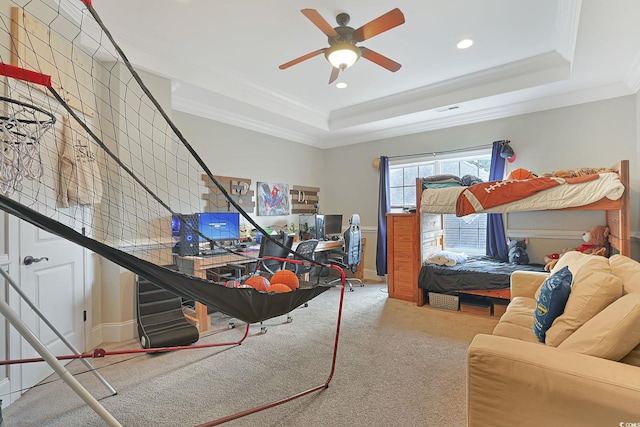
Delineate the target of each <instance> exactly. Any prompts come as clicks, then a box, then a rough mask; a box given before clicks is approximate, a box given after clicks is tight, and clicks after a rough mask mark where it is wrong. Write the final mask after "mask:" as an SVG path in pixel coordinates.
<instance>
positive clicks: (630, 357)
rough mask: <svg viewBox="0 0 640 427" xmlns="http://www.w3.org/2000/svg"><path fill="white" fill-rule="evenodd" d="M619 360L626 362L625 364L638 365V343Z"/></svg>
mask: <svg viewBox="0 0 640 427" xmlns="http://www.w3.org/2000/svg"><path fill="white" fill-rule="evenodd" d="M620 362H622V363H626V364H627V365H633V366H640V344H638V345H637V346H636V348H634V349H633V350H631V351H630V352H629V354H627V355H626V356H625V357H623V358H622V359H620Z"/></svg>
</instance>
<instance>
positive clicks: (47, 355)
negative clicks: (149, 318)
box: [0, 269, 122, 427]
mask: <svg viewBox="0 0 640 427" xmlns="http://www.w3.org/2000/svg"><path fill="white" fill-rule="evenodd" d="M0 271H3V270H2V269H0ZM3 276H4V274H3ZM5 277H6V276H5ZM0 313H2V315H4V317H5V318H6V319H7V320H8V321H9V323H11V325H13V327H14V328H16V330H17V331H18V333H19V334H20V335H22V336H23V337H24V339H25V340H27V342H28V343H29V344H30V345H31V347H33V348H34V349H35V350H36V351H37V352H38V354H40V355H41V356H42V357H43V358H44V360H45V361H46V362H47V363H48V364H49V366H51V367H52V368H53V370H54V371H55V372H56V373H57V374H58V375H59V376H60V378H62V380H63V381H64V382H66V383H67V384H68V385H69V387H71V389H72V390H73V391H75V392H76V394H77V395H78V396H80V398H82V400H84V401H85V403H86V404H87V405H89V406H90V407H91V409H93V410H94V411H95V412H96V414H98V415H99V416H100V417H101V418H102V419H103V420H104V421H105V422H106V423H107V425H109V426H112V427H122V424H120V423H119V422H118V420H116V419H115V418H114V417H113V415H111V414H110V413H109V412H108V411H107V410H106V409H105V408H104V406H102V405H101V404H100V402H98V401H97V400H96V399H95V398H94V397H93V396H92V395H91V393H89V392H88V391H87V389H85V388H84V387H83V386H82V384H80V383H79V382H78V380H76V379H75V377H74V376H73V375H71V374H70V373H69V371H67V369H66V368H65V367H64V365H62V363H60V362H59V361H58V359H56V357H55V356H54V355H53V354H52V353H51V352H50V351H49V350H48V349H47V347H46V346H45V345H44V344H43V343H42V342H41V341H40V340H39V339H38V337H37V336H36V335H35V334H34V333H33V332H32V331H31V330H30V329H29V327H28V326H27V325H26V324H25V323H24V322H23V321H22V319H20V317H19V316H18V315H17V314H16V313H15V311H13V309H12V308H11V307H10V306H9V304H7V303H6V301H4V300H3V299H2V298H0Z"/></svg>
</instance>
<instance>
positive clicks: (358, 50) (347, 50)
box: [279, 8, 404, 84]
mask: <svg viewBox="0 0 640 427" xmlns="http://www.w3.org/2000/svg"><path fill="white" fill-rule="evenodd" d="M301 12H302V14H303V15H304V16H306V17H307V18H308V19H309V20H310V21H311V22H312V23H313V24H314V25H315V26H316V27H318V28H319V29H320V31H322V32H323V33H325V34H326V35H327V37H328V40H329V47H325V48H322V49H318V50H315V51H313V52H311V53H307V54H306V55H303V56H301V57H299V58H296V59H294V60H292V61H289V62H286V63H284V64H282V65H280V67H279V68H280V69H281V70H284V69H287V68H289V67H291V66H292V65H296V64H298V63H300V62H302V61H305V60H307V59H310V58H313V57H314V56H317V55H320V54H321V53H324V55H325V57H326V58H327V60H328V61H329V62H330V63H331V66H332V67H333V69H332V70H331V76H330V77H329V84H331V83H333V82H334V81H335V80H336V79H337V78H338V74H339V73H340V71H344V70H345V69H347V68H349V67H351V66H352V65H353V64H355V62H356V61H357V60H358V59H359V58H360V57H361V56H362V57H363V58H366V59H368V60H369V61H371V62H373V63H375V64H378V65H379V66H381V67H383V68H386V69H387V70H389V71H392V72H395V71H398V70H399V69H400V67H402V65H400V64H398V63H397V62H395V61H393V60H391V59H389V58H387V57H386V56H383V55H381V54H379V53H377V52H375V51H373V50H371V49H367V48H366V47H364V46H357V45H356V44H357V43H359V42H362V41H365V40H367V39H370V38H371V37H374V36H377V35H378V34H380V33H383V32H385V31H388V30H390V29H392V28H395V27H397V26H398V25H401V24H404V15H403V14H402V12H401V11H400V9H398V8H395V9H393V10H391V11H389V12H387V13H385V14H384V15H381V16H379V17H377V18H376V19H374V20H372V21H370V22H368V23H366V24H364V25H363V26H361V27H360V28H358V29H353V28H352V27H349V26H348V24H349V21H350V20H351V17H350V16H349V15H348V14H347V13H340V14H338V16H336V21H337V22H338V26H337V27H335V28H332V27H331V25H330V24H329V23H328V22H327V21H326V20H325V19H324V18H323V17H322V16H321V15H320V13H318V11H317V10H315V9H302V10H301Z"/></svg>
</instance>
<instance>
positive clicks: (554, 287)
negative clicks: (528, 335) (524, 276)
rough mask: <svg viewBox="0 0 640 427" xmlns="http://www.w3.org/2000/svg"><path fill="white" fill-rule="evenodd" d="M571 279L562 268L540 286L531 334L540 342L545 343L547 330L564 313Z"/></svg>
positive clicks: (566, 268) (565, 268) (567, 268)
mask: <svg viewBox="0 0 640 427" xmlns="http://www.w3.org/2000/svg"><path fill="white" fill-rule="evenodd" d="M572 278H573V276H572V274H571V272H570V271H569V267H564V268H563V269H561V270H560V271H558V272H556V273H554V274H552V275H551V276H549V278H548V279H546V280H545V281H544V283H543V284H542V289H541V291H540V295H539V296H538V300H537V302H536V310H535V312H534V321H533V332H534V333H535V334H536V335H537V337H538V340H539V341H540V342H545V336H546V333H547V329H549V327H550V326H551V324H552V323H553V321H554V320H556V318H557V317H558V316H560V315H561V314H562V312H563V311H564V306H565V305H566V304H567V299H569V293H571V279H572Z"/></svg>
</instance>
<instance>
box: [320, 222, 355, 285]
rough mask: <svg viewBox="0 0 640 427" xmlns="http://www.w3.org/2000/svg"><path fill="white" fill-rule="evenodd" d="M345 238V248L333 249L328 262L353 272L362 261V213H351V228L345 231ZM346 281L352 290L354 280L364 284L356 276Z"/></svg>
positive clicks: (338, 279)
mask: <svg viewBox="0 0 640 427" xmlns="http://www.w3.org/2000/svg"><path fill="white" fill-rule="evenodd" d="M343 238H344V246H343V250H342V251H331V253H330V254H329V259H328V262H329V264H333V265H337V266H340V267H341V268H342V269H343V270H349V271H351V272H352V273H355V272H356V271H357V270H358V266H359V265H360V263H361V262H362V232H361V230H360V215H358V214H353V215H351V219H349V228H348V229H347V230H346V231H345V232H344V234H343ZM340 280H341V278H337V279H335V280H332V281H331V282H329V283H335V282H338V281H340ZM346 282H347V283H348V284H349V290H350V291H351V292H353V285H352V282H360V286H364V283H363V282H362V280H360V279H358V278H355V277H347V278H346Z"/></svg>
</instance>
